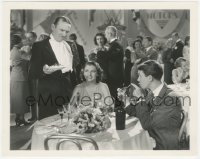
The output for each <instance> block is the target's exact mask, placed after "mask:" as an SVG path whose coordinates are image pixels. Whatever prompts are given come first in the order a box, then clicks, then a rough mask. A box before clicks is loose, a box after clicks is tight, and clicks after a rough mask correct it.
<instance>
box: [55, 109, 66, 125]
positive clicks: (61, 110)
mask: <svg viewBox="0 0 200 159" xmlns="http://www.w3.org/2000/svg"><path fill="white" fill-rule="evenodd" d="M57 110H58V114H59V115H60V119H61V125H62V122H63V115H64V113H65V111H64V108H63V107H59V108H58V109H57Z"/></svg>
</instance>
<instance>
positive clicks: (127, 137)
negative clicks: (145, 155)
mask: <svg viewBox="0 0 200 159" xmlns="http://www.w3.org/2000/svg"><path fill="white" fill-rule="evenodd" d="M110 119H111V122H112V125H111V127H110V128H109V129H108V130H106V131H104V132H99V133H93V134H84V135H85V136H89V137H91V138H93V139H94V140H95V141H96V142H97V144H98V146H99V149H100V150H152V149H153V147H154V146H155V142H154V140H153V139H152V138H151V137H150V136H149V134H148V132H147V131H145V130H143V129H142V127H141V124H140V122H139V120H138V119H137V118H135V117H127V120H126V129H125V130H116V128H115V118H114V117H112V118H110ZM56 120H60V116H59V115H55V116H51V117H48V118H45V119H43V120H41V121H37V122H36V123H35V126H34V129H33V134H32V145H31V149H32V150H44V139H45V138H46V137H47V135H50V134H53V133H55V131H54V130H53V129H50V128H48V127H47V125H49V124H51V123H52V122H54V121H56ZM56 143H57V141H56V140H52V141H50V142H49V148H50V150H51V149H54V150H55V147H56ZM68 144H69V143H66V145H62V146H63V147H62V148H63V149H77V148H76V147H75V146H74V147H73V145H72V144H71V145H68ZM83 149H87V150H88V149H89V150H91V149H94V148H93V147H92V145H91V144H85V145H83Z"/></svg>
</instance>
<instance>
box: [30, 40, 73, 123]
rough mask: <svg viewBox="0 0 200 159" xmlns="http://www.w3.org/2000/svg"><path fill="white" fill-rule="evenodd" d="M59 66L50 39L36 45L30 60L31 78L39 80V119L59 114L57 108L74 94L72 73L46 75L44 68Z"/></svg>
mask: <svg viewBox="0 0 200 159" xmlns="http://www.w3.org/2000/svg"><path fill="white" fill-rule="evenodd" d="M45 64H47V65H49V66H51V65H54V64H58V61H57V59H56V56H55V54H54V52H53V50H52V48H51V45H50V43H49V38H48V39H46V40H43V41H40V42H36V43H34V45H33V47H32V57H31V60H30V68H29V78H30V79H38V97H35V98H36V100H38V105H39V117H38V118H39V119H42V118H45V117H48V116H51V115H54V114H57V108H58V107H59V106H62V105H63V104H65V103H67V102H68V101H69V100H70V98H71V94H72V86H71V81H70V73H69V72H67V73H64V74H63V73H62V72H61V71H60V70H59V71H56V72H54V73H52V74H48V75H47V74H45V73H44V72H43V66H44V65H45Z"/></svg>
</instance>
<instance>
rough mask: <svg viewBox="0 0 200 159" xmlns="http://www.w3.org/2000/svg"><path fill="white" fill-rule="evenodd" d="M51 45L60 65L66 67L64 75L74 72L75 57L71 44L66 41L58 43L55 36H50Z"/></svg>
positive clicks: (63, 71)
mask: <svg viewBox="0 0 200 159" xmlns="http://www.w3.org/2000/svg"><path fill="white" fill-rule="evenodd" d="M49 43H50V45H51V47H52V50H53V52H54V54H55V56H56V59H57V61H58V63H59V64H60V65H63V66H65V68H63V69H62V70H61V71H62V73H65V72H68V71H72V70H73V69H72V63H73V55H72V51H71V48H70V46H69V44H68V43H67V42H66V41H64V40H63V41H61V42H58V41H56V40H55V38H54V37H53V35H52V34H51V35H50V39H49Z"/></svg>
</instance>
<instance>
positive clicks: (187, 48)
mask: <svg viewBox="0 0 200 159" xmlns="http://www.w3.org/2000/svg"><path fill="white" fill-rule="evenodd" d="M183 57H184V58H185V59H186V60H187V61H188V62H189V63H190V36H186V38H185V45H184V47H183Z"/></svg>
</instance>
